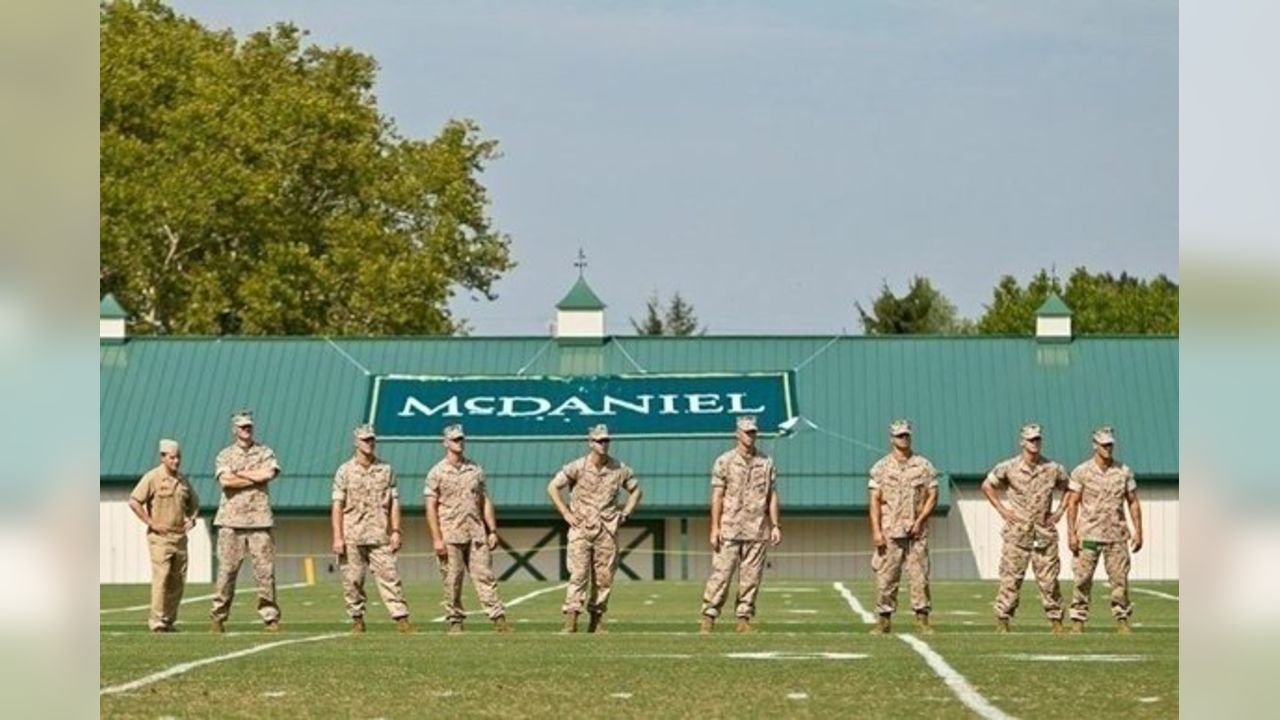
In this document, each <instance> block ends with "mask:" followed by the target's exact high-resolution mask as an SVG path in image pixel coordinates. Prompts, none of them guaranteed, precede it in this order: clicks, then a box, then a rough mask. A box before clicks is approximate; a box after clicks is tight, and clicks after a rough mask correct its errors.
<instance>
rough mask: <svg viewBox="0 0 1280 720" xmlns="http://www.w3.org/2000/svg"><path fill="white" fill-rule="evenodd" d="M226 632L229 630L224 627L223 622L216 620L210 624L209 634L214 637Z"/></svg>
mask: <svg viewBox="0 0 1280 720" xmlns="http://www.w3.org/2000/svg"><path fill="white" fill-rule="evenodd" d="M226 631H227V628H226V626H224V625H223V623H222V621H221V620H214V621H213V622H212V623H210V624H209V632H211V633H213V634H214V635H221V634H222V633H224V632H226Z"/></svg>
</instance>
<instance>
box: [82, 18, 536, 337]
mask: <svg viewBox="0 0 1280 720" xmlns="http://www.w3.org/2000/svg"><path fill="white" fill-rule="evenodd" d="M305 36H306V33H305V32H303V31H301V30H299V29H298V28H297V27H295V26H293V25H290V24H287V23H282V24H278V25H276V26H274V27H272V28H270V29H268V30H263V31H260V32H255V33H252V34H250V35H248V36H247V37H245V38H243V40H238V39H237V38H236V37H234V36H233V35H232V33H231V32H230V31H223V32H215V31H212V30H209V29H207V28H205V27H203V26H202V25H201V24H200V23H198V22H197V21H195V20H193V19H191V18H187V17H182V16H180V15H178V14H176V13H175V12H174V11H172V10H171V9H169V8H167V7H165V6H164V5H163V4H161V3H159V2H155V1H154V0H144V1H142V2H136V3H135V2H119V1H118V2H107V3H105V4H103V5H102V6H101V10H100V38H99V39H100V63H101V71H100V73H101V76H100V81H101V90H100V112H101V119H100V135H101V169H100V180H101V191H100V199H101V214H100V222H101V265H100V280H99V290H100V292H101V293H107V292H112V293H115V294H116V296H117V297H118V298H119V299H120V301H121V303H122V304H123V305H124V306H125V307H126V308H127V309H129V310H130V312H131V313H132V315H133V318H132V323H131V328H130V329H131V331H133V332H137V333H199V334H227V333H238V334H329V333H333V334H375V335H376V334H393V333H450V332H455V331H458V330H460V329H462V327H463V324H462V323H461V322H460V321H458V320H456V319H455V318H453V317H452V316H451V314H450V312H449V310H448V306H447V303H448V301H449V298H450V297H451V296H452V295H453V294H454V293H455V292H456V291H457V290H458V289H462V290H465V291H470V292H476V293H479V294H482V295H484V296H486V297H488V298H490V299H492V298H493V297H494V295H493V293H492V286H493V283H494V282H495V281H496V280H497V279H498V278H499V277H500V276H501V274H502V273H503V272H505V271H507V270H509V269H510V268H512V267H513V266H514V263H513V262H512V260H511V257H510V252H509V243H510V241H509V238H508V237H507V236H506V235H504V234H503V233H501V232H499V231H498V230H497V229H495V228H494V227H493V225H492V223H491V221H490V218H489V217H488V215H487V208H488V205H489V197H488V193H487V191H486V189H485V187H484V186H483V185H481V184H480V182H479V175H480V174H481V173H482V172H483V171H484V169H485V167H486V166H487V165H488V164H489V163H490V162H491V161H492V160H494V159H496V158H497V157H498V151H497V143H496V142H495V141H494V140H492V139H486V138H484V137H482V136H481V133H480V130H479V128H478V127H477V126H476V125H475V124H474V123H473V122H471V121H467V120H456V121H450V122H449V123H447V124H446V125H445V126H444V127H443V128H442V129H441V130H440V132H439V134H438V135H437V136H436V137H435V138H433V139H431V140H417V139H411V138H405V137H402V136H401V135H400V134H399V133H398V132H397V131H396V128H395V126H394V124H393V123H392V121H391V120H390V119H389V118H387V117H386V116H384V115H383V114H382V113H381V112H380V111H379V109H378V107H377V102H376V98H375V96H374V94H373V88H374V81H375V78H376V73H377V64H376V62H375V61H374V59H373V58H372V57H370V56H368V55H364V54H361V53H358V52H355V51H354V50H352V49H350V48H343V47H337V48H328V49H322V48H319V47H316V46H314V45H307V44H305V43H304V38H305Z"/></svg>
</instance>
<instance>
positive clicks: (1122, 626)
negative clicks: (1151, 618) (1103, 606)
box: [1116, 618, 1133, 635]
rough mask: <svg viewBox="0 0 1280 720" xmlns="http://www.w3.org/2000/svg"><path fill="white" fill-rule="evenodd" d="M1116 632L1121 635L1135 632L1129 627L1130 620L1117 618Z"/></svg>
mask: <svg viewBox="0 0 1280 720" xmlns="http://www.w3.org/2000/svg"><path fill="white" fill-rule="evenodd" d="M1116 632H1118V633H1120V634H1121V635H1128V634H1130V633H1132V632H1133V628H1132V627H1130V625H1129V618H1116Z"/></svg>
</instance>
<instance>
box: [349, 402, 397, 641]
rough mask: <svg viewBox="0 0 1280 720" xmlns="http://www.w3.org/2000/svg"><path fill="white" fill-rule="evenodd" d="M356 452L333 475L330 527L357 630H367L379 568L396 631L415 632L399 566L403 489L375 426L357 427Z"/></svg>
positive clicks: (380, 583) (384, 598) (384, 601)
mask: <svg viewBox="0 0 1280 720" xmlns="http://www.w3.org/2000/svg"><path fill="white" fill-rule="evenodd" d="M352 435H353V436H354V437H355V455H353V456H352V457H351V459H350V460H347V461H346V462H344V463H342V464H341V465H339V466H338V472H337V473H335V474H334V476H333V507H332V509H331V510H330V515H329V517H330V525H331V527H332V530H333V546H332V549H333V552H334V554H335V555H337V556H338V565H339V566H340V567H341V568H342V597H343V599H344V600H346V602H347V614H349V615H350V616H351V632H353V633H356V634H359V633H362V632H364V631H365V625H364V609H365V592H364V578H365V575H366V574H367V572H368V571H369V569H371V568H372V570H373V577H374V580H375V581H376V582H377V585H378V595H379V596H381V597H382V604H383V605H385V606H386V607H387V612H389V613H391V619H392V620H395V621H396V630H397V631H399V632H402V633H407V632H412V630H413V628H412V627H411V626H410V625H409V606H408V605H406V604H405V601H404V587H403V586H402V585H401V584H400V572H399V570H398V569H397V568H396V553H397V552H399V551H400V543H401V532H400V493H399V492H398V491H397V489H396V474H395V472H394V471H393V470H392V469H391V466H390V465H388V464H387V463H385V462H383V461H382V460H381V459H379V458H378V457H377V455H376V453H377V443H378V438H377V435H376V434H375V433H374V431H373V426H372V425H357V426H356V428H355V430H353V431H352Z"/></svg>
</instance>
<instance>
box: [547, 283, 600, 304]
mask: <svg viewBox="0 0 1280 720" xmlns="http://www.w3.org/2000/svg"><path fill="white" fill-rule="evenodd" d="M604 307H605V305H604V301H603V300H601V299H600V297H599V296H598V295H596V294H595V292H594V291H593V290H592V289H591V286H590V285H588V284H587V280H586V278H581V277H580V278H578V282H576V283H574V284H573V287H572V288H570V289H569V294H568V295H565V296H564V299H563V300H561V301H560V302H558V303H556V309H557V310H603V309H604Z"/></svg>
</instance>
